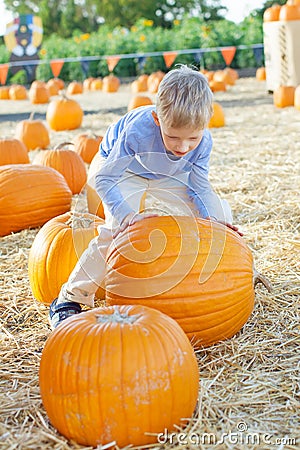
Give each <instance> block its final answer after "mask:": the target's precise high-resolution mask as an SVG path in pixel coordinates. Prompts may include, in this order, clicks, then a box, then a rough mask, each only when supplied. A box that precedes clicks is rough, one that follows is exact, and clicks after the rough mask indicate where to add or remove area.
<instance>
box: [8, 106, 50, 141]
mask: <svg viewBox="0 0 300 450" xmlns="http://www.w3.org/2000/svg"><path fill="white" fill-rule="evenodd" d="M15 137H16V138H17V139H19V140H20V141H21V142H23V143H24V144H25V146H26V148H27V150H35V149H38V148H39V149H45V148H47V147H48V145H49V144H50V136H49V131H48V128H47V127H46V125H45V124H44V122H43V121H42V120H38V119H34V113H31V114H30V116H29V119H28V120H21V121H20V122H18V123H17V126H16V130H15Z"/></svg>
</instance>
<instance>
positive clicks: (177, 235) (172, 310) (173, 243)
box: [105, 216, 254, 346]
mask: <svg viewBox="0 0 300 450" xmlns="http://www.w3.org/2000/svg"><path fill="white" fill-rule="evenodd" d="M107 266H108V269H107V277H106V280H105V287H106V300H107V302H108V304H110V305H113V304H114V305H115V304H132V305H134V304H142V305H146V306H150V307H153V308H156V309H159V310H160V311H162V312H164V313H166V314H169V315H170V316H171V317H173V318H174V319H176V320H177V321H178V323H179V325H180V326H181V327H182V328H183V329H184V331H185V332H186V333H187V335H188V336H189V337H190V339H193V341H194V342H195V345H196V344H197V345H203V346H207V345H211V344H213V343H215V342H218V341H220V340H223V339H226V338H230V337H232V336H233V335H234V334H235V333H237V332H238V331H239V330H240V329H241V328H242V326H243V325H244V324H245V322H246V321H247V319H248V318H249V316H250V314H251V312H252V309H253V305H254V285H253V275H254V273H253V258H252V253H251V251H250V249H249V248H248V247H247V245H246V243H245V242H244V240H243V239H242V238H241V237H240V236H239V235H238V234H237V233H235V232H233V231H231V230H230V229H229V228H228V227H226V226H225V225H222V224H220V223H217V222H211V221H209V220H203V219H193V218H192V217H183V216H182V217H171V216H165V217H155V218H147V219H144V220H142V221H139V222H137V223H135V224H134V225H132V226H130V227H129V228H128V229H127V231H126V232H124V233H122V234H120V235H118V236H117V238H116V240H115V242H114V244H113V245H112V246H111V247H110V250H109V252H108V256H107Z"/></svg>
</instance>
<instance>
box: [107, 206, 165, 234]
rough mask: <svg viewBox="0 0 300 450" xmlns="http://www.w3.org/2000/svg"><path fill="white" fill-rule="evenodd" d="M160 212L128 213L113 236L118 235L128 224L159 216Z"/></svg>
mask: <svg viewBox="0 0 300 450" xmlns="http://www.w3.org/2000/svg"><path fill="white" fill-rule="evenodd" d="M157 216H158V214H152V213H146V214H138V213H135V212H132V213H130V214H128V215H127V216H126V217H125V219H123V221H122V222H121V224H120V226H119V228H118V229H117V230H116V231H115V233H114V234H113V238H115V237H116V236H118V234H119V233H121V232H122V231H124V230H125V229H126V228H127V227H128V226H130V225H133V224H134V223H136V222H138V221H139V220H143V219H146V218H147V217H157Z"/></svg>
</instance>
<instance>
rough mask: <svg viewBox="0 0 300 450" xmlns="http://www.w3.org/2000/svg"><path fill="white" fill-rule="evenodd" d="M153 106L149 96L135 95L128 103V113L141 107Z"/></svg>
mask: <svg viewBox="0 0 300 450" xmlns="http://www.w3.org/2000/svg"><path fill="white" fill-rule="evenodd" d="M146 105H153V101H152V100H151V98H150V97H148V96H147V95H135V96H134V97H132V98H131V99H130V101H129V103H128V111H131V110H132V109H135V108H139V107H140V106H146Z"/></svg>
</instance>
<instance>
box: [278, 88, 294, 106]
mask: <svg viewBox="0 0 300 450" xmlns="http://www.w3.org/2000/svg"><path fill="white" fill-rule="evenodd" d="M294 96H295V86H278V87H277V88H276V89H274V92H273V103H274V105H275V106H277V108H286V107H287V106H294Z"/></svg>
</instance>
